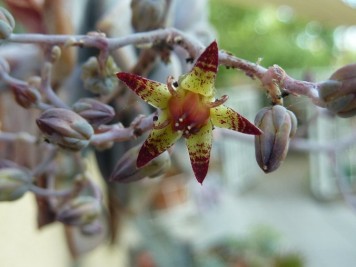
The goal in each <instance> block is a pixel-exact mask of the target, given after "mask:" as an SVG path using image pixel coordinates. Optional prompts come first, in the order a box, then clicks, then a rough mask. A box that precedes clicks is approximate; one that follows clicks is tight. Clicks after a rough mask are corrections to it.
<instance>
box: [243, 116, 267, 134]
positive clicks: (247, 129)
mask: <svg viewBox="0 0 356 267" xmlns="http://www.w3.org/2000/svg"><path fill="white" fill-rule="evenodd" d="M238 131H239V132H241V133H245V134H252V135H260V134H262V131H261V130H260V129H259V128H257V127H256V126H255V125H254V124H253V123H251V122H250V121H249V120H248V119H246V118H245V117H243V116H241V115H239V127H238Z"/></svg>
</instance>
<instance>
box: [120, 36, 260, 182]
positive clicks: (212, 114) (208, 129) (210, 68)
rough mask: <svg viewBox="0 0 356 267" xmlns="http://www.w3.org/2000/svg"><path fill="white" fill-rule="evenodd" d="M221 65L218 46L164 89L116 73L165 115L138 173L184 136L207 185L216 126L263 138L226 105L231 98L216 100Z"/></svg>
mask: <svg viewBox="0 0 356 267" xmlns="http://www.w3.org/2000/svg"><path fill="white" fill-rule="evenodd" d="M218 61H219V60H218V46H217V43H216V42H215V41H214V42H213V43H211V44H210V45H209V46H208V47H207V48H206V50H205V51H204V52H203V53H202V54H201V55H200V57H199V58H198V60H197V61H196V63H195V65H194V67H193V68H192V70H191V71H190V72H188V73H187V74H185V75H182V76H181V77H180V78H179V80H178V82H175V81H174V79H173V78H172V77H168V79H167V84H163V83H159V82H156V81H152V80H149V79H146V78H143V77H141V76H138V75H136V74H131V73H125V72H119V73H117V74H116V75H117V77H118V78H119V79H120V80H121V81H123V82H124V83H125V84H126V85H127V86H128V87H129V88H130V89H131V90H133V91H134V92H135V93H136V94H137V95H138V96H140V97H141V98H142V99H143V100H144V101H146V102H148V103H149V104H151V105H152V106H153V107H156V108H158V109H160V110H161V112H160V115H159V117H158V119H157V121H155V122H154V127H153V130H152V131H151V133H150V135H149V136H148V138H147V139H146V141H145V142H144V144H143V145H142V147H141V149H140V152H139V155H138V158H137V167H138V168H139V167H142V166H144V165H145V164H147V163H148V162H149V161H151V160H152V159H154V158H155V157H157V156H158V155H160V154H161V153H163V152H164V151H165V150H167V149H168V148H169V147H171V146H172V145H173V144H174V143H175V142H176V141H177V140H178V139H179V138H181V137H182V136H183V137H184V138H185V139H186V145H187V148H188V152H189V156H190V161H191V165H192V168H193V171H194V174H195V177H196V179H197V180H198V182H200V183H203V181H204V179H205V176H206V174H207V171H208V167H209V160H210V151H211V145H212V131H213V128H214V126H217V127H221V128H227V129H231V130H234V131H239V132H242V133H245V134H252V135H259V134H261V131H260V130H259V129H258V128H257V127H256V126H255V125H253V124H252V123H251V122H249V121H248V120H247V119H246V118H244V117H242V116H241V115H240V114H238V113H237V112H236V111H234V110H233V109H231V108H229V107H227V106H225V105H223V103H224V102H225V101H226V100H227V96H223V97H222V98H221V99H215V97H214V96H215V87H214V82H215V77H216V73H217V69H218V64H219V62H218Z"/></svg>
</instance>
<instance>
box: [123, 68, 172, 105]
mask: <svg viewBox="0 0 356 267" xmlns="http://www.w3.org/2000/svg"><path fill="white" fill-rule="evenodd" d="M116 76H117V78H118V79H119V80H121V81H123V82H124V83H125V84H126V85H127V86H128V87H129V88H130V89H131V90H132V91H134V92H135V93H136V94H137V95H138V96H139V97H141V98H142V99H143V100H144V101H146V102H148V103H149V104H151V105H152V106H154V107H157V108H161V109H162V108H165V107H166V106H167V101H168V99H169V98H170V97H171V94H170V92H169V90H168V88H167V85H165V84H163V83H159V82H156V81H153V80H149V79H146V78H144V77H141V76H139V75H137V74H133V73H126V72H119V73H116Z"/></svg>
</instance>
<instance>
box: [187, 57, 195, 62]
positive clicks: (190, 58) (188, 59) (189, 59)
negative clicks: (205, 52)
mask: <svg viewBox="0 0 356 267" xmlns="http://www.w3.org/2000/svg"><path fill="white" fill-rule="evenodd" d="M185 62H187V63H193V62H194V58H192V57H188V58H187V59H186V60H185Z"/></svg>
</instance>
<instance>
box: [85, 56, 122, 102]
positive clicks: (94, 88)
mask: <svg viewBox="0 0 356 267" xmlns="http://www.w3.org/2000/svg"><path fill="white" fill-rule="evenodd" d="M117 71H118V67H117V66H116V64H115V62H114V60H113V59H112V58H111V57H108V59H107V60H106V64H105V66H104V67H103V69H102V70H100V67H99V62H98V59H97V58H96V57H90V58H89V59H88V60H87V61H86V62H85V63H84V64H83V67H82V75H81V79H82V80H83V82H84V87H85V89H87V90H89V91H90V92H92V93H93V94H99V95H102V94H103V95H105V94H109V93H110V92H112V91H113V90H114V89H115V88H116V86H117V84H118V83H117V79H116V78H115V76H113V75H112V74H113V73H115V72H117Z"/></svg>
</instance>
